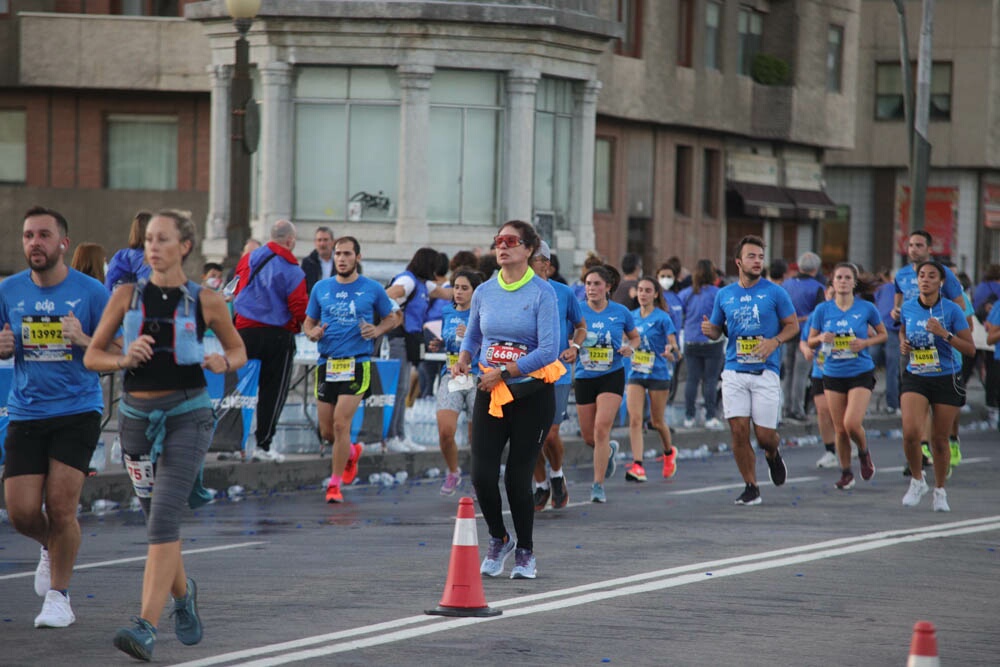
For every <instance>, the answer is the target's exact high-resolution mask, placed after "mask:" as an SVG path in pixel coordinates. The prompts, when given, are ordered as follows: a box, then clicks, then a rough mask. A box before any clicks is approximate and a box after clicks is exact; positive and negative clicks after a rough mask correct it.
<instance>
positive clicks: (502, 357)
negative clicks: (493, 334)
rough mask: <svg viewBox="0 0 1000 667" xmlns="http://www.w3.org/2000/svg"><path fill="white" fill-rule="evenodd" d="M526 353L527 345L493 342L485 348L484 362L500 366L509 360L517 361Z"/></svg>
mask: <svg viewBox="0 0 1000 667" xmlns="http://www.w3.org/2000/svg"><path fill="white" fill-rule="evenodd" d="M526 354H528V346H527V345H523V344H521V343H512V342H510V341H504V342H502V343H493V344H492V345H490V346H489V347H488V348H486V363H488V364H490V365H492V366H500V365H502V364H506V363H508V362H510V361H517V360H518V359H520V358H521V357H523V356H524V355H526Z"/></svg>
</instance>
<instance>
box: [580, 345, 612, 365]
mask: <svg viewBox="0 0 1000 667" xmlns="http://www.w3.org/2000/svg"><path fill="white" fill-rule="evenodd" d="M614 358H615V351H614V350H613V349H612V348H610V347H585V348H583V358H582V363H583V367H584V368H585V369H586V370H588V371H606V370H608V369H609V368H611V362H612V360H613V359H614Z"/></svg>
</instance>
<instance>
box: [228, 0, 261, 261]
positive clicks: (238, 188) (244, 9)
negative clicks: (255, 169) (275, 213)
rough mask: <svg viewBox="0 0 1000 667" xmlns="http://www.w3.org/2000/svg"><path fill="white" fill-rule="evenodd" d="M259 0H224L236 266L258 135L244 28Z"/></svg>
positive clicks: (231, 240)
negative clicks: (229, 33) (232, 52)
mask: <svg viewBox="0 0 1000 667" xmlns="http://www.w3.org/2000/svg"><path fill="white" fill-rule="evenodd" d="M260 3H261V0H226V10H227V11H228V12H229V15H230V16H231V17H232V19H233V25H235V26H236V31H237V32H238V33H239V37H238V38H237V39H236V61H235V63H234V66H233V78H232V86H231V89H230V92H229V100H230V105H229V108H230V113H231V118H230V121H231V127H232V135H231V142H230V147H229V221H228V223H227V224H226V264H227V265H228V266H236V263H237V262H238V261H239V258H240V254H241V252H242V250H243V244H244V243H245V242H246V240H247V239H248V238H250V156H251V155H253V153H254V151H256V150H257V139H258V136H259V127H260V124H259V122H258V114H257V103H256V101H255V100H254V99H253V90H252V87H251V85H250V45H249V44H248V43H247V38H246V36H247V32H248V31H249V30H250V25H251V24H252V23H253V19H254V17H255V16H257V12H258V11H260Z"/></svg>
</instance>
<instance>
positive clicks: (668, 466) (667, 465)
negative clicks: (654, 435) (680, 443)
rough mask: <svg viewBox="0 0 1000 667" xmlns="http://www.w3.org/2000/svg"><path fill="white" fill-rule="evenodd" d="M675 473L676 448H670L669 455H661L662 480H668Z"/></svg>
mask: <svg viewBox="0 0 1000 667" xmlns="http://www.w3.org/2000/svg"><path fill="white" fill-rule="evenodd" d="M676 472H677V448H676V447H671V448H670V453H669V454H664V455H663V479H670V478H671V477H673V476H674V473H676Z"/></svg>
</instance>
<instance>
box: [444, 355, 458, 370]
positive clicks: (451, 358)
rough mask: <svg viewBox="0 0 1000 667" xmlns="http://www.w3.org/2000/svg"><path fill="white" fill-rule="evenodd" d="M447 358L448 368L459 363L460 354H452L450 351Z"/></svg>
mask: <svg viewBox="0 0 1000 667" xmlns="http://www.w3.org/2000/svg"><path fill="white" fill-rule="evenodd" d="M446 359H447V363H448V368H451V367H452V366H454V365H455V364H457V363H458V354H452V353H451V352H449V353H448V354H447V355H446Z"/></svg>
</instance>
